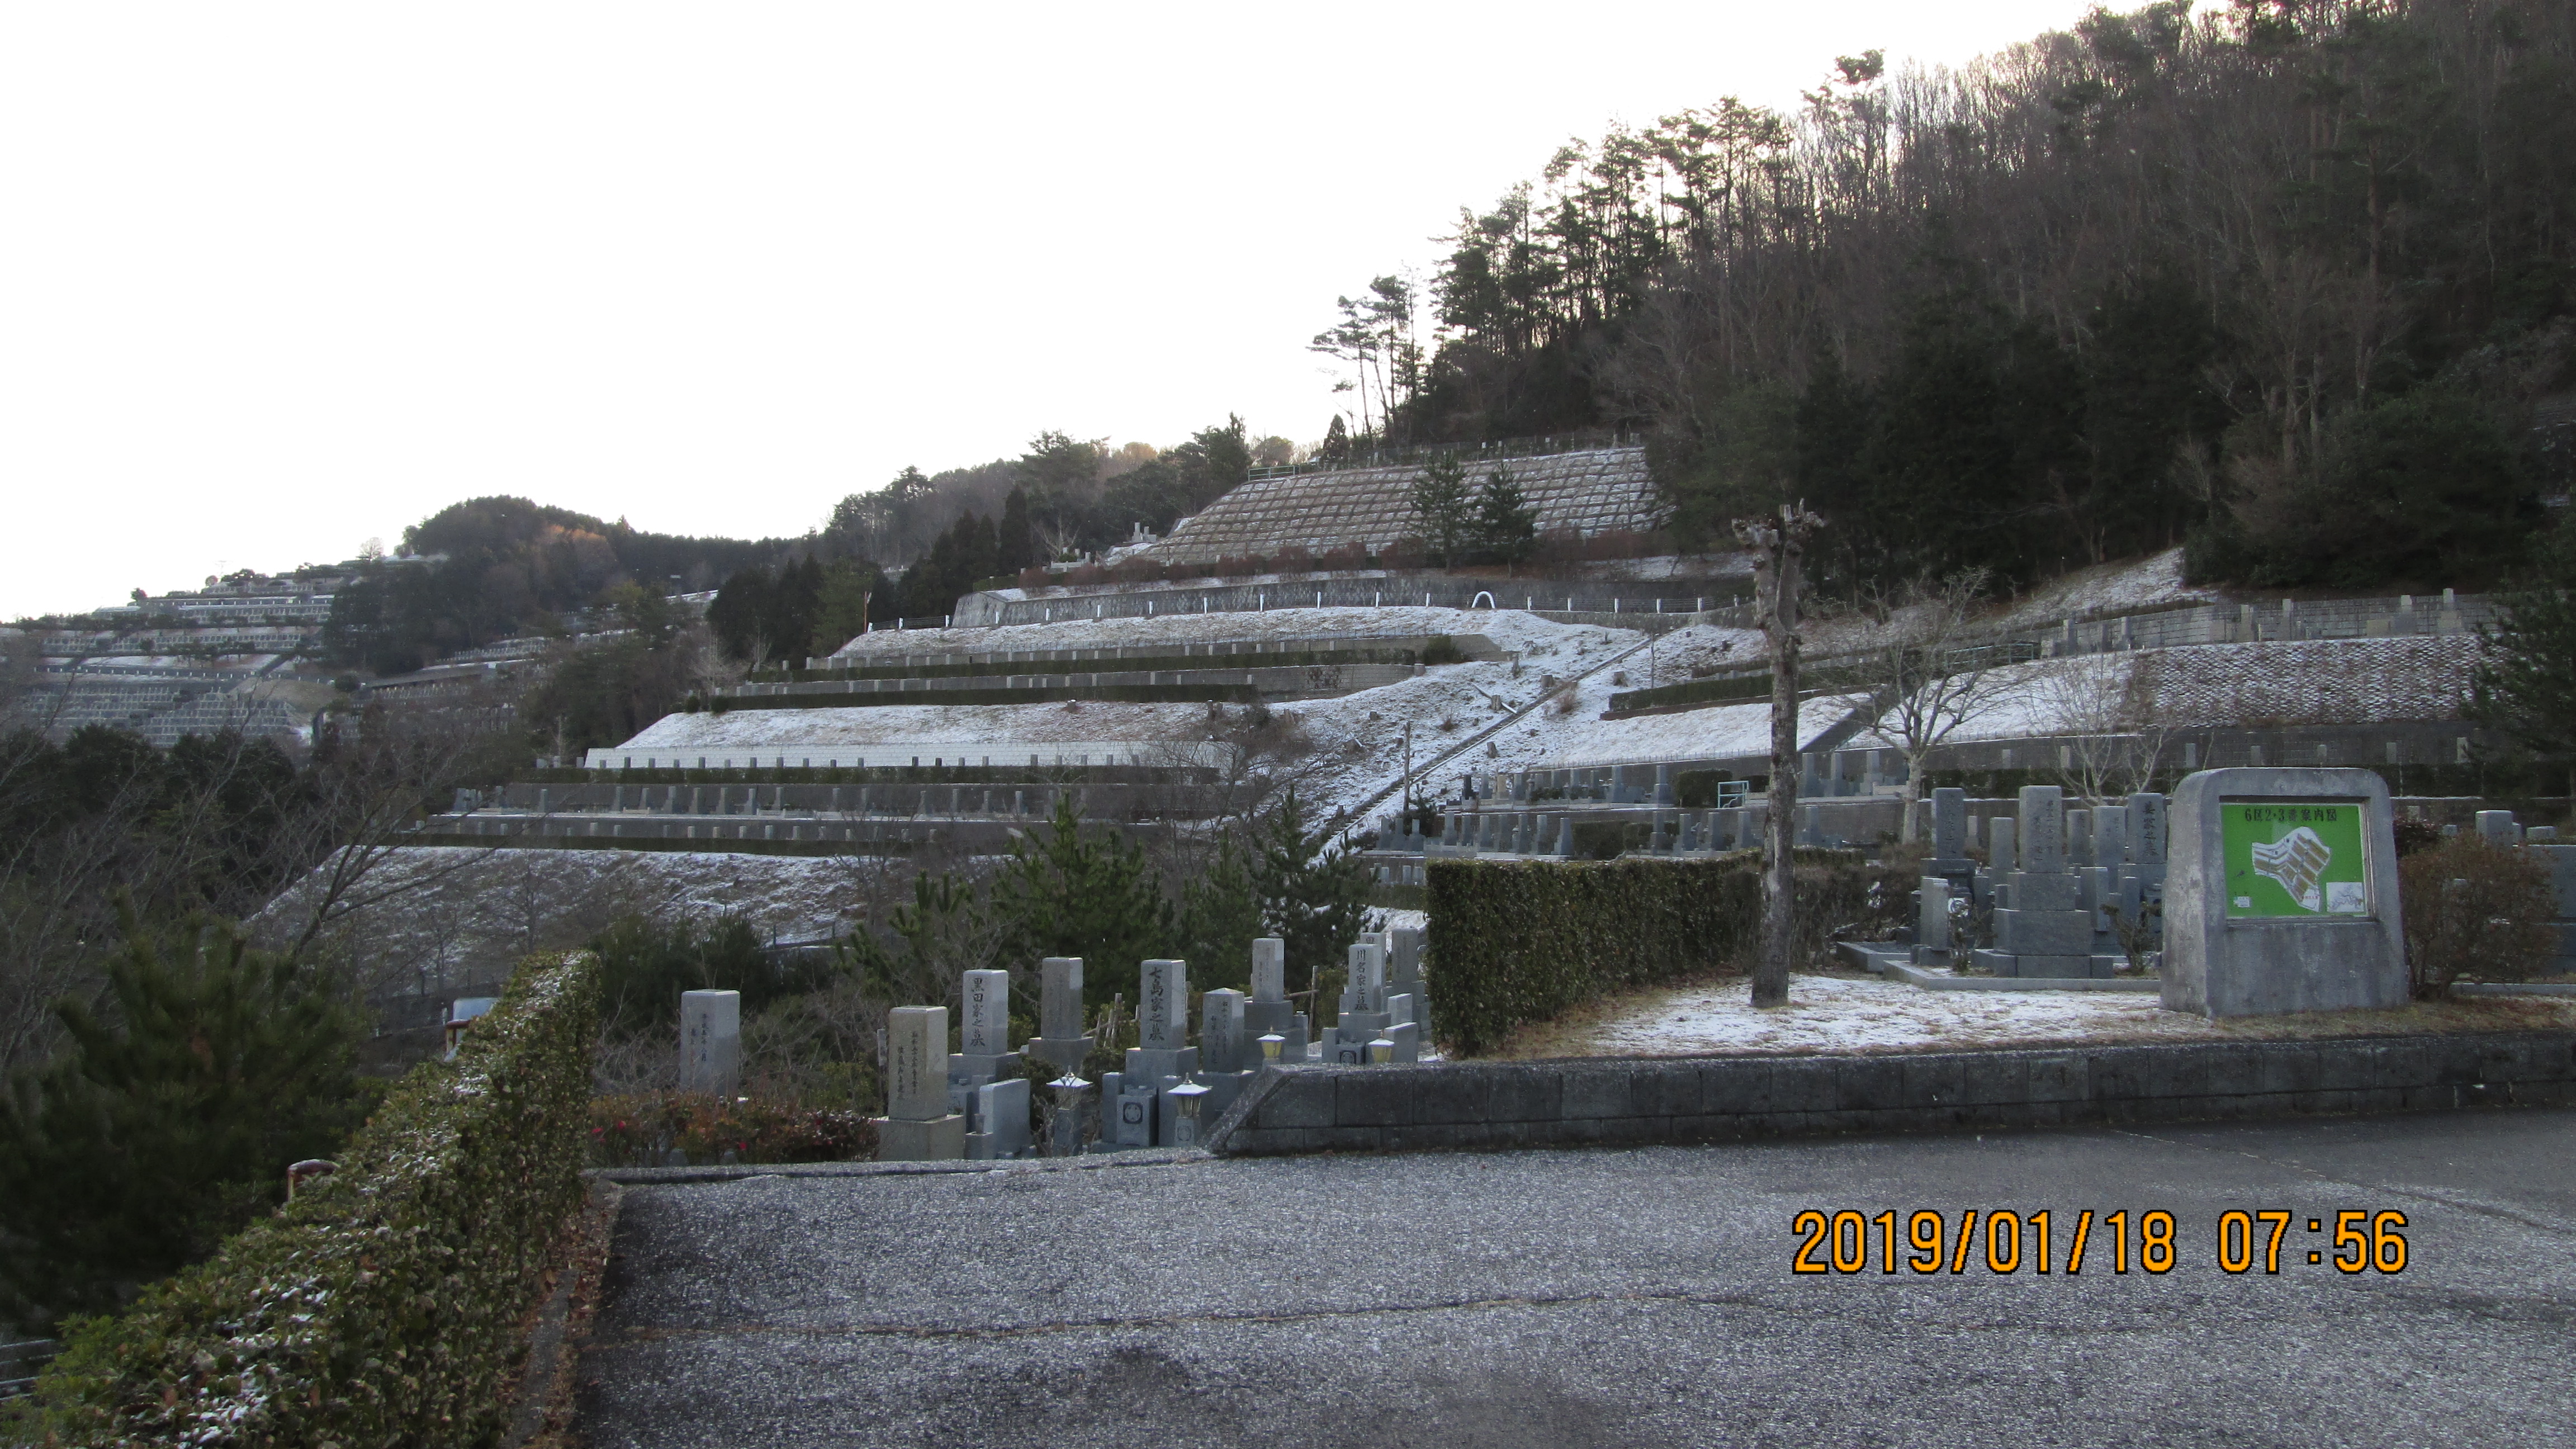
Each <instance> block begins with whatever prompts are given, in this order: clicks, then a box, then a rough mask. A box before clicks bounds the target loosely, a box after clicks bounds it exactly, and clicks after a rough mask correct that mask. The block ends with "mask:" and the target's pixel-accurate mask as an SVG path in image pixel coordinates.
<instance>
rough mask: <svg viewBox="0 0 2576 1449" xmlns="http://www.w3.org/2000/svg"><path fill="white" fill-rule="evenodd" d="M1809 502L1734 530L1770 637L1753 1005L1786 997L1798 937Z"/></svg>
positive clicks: (1817, 523)
mask: <svg viewBox="0 0 2576 1449" xmlns="http://www.w3.org/2000/svg"><path fill="white" fill-rule="evenodd" d="M1824 522H1825V521H1824V520H1823V519H1821V518H1819V517H1817V516H1816V515H1815V514H1812V513H1809V512H1808V511H1807V509H1806V505H1804V504H1802V503H1800V504H1783V505H1781V508H1780V517H1779V518H1778V520H1777V521H1774V520H1772V519H1768V518H1765V519H1759V520H1755V519H1742V520H1738V521H1737V523H1736V525H1735V536H1736V537H1737V538H1738V539H1739V540H1741V541H1742V542H1743V543H1744V545H1745V546H1746V547H1747V548H1750V549H1752V550H1753V556H1754V580H1755V585H1756V588H1757V590H1758V595H1759V599H1760V604H1761V610H1762V631H1763V633H1764V634H1766V635H1767V636H1769V638H1770V641H1771V809H1770V813H1769V818H1768V819H1767V821H1766V822H1765V827H1766V828H1765V833H1766V835H1767V837H1768V838H1767V839H1766V841H1765V846H1766V856H1765V859H1764V860H1763V868H1762V949H1761V954H1760V955H1759V956H1756V957H1755V958H1754V962H1753V1004H1754V1005H1755V1006H1757V1007H1763V1006H1786V1005H1788V1003H1789V957H1790V953H1791V951H1792V950H1793V949H1794V943H1795V941H1796V938H1797V927H1798V916H1797V896H1796V888H1797V881H1796V877H1795V875H1794V874H1793V873H1792V870H1793V862H1792V861H1791V859H1790V849H1791V846H1792V844H1793V843H1794V842H1795V841H1796V839H1797V815H1798V590H1799V585H1800V582H1801V580H1800V577H1799V558H1800V556H1801V555H1802V554H1803V553H1804V552H1805V551H1806V545H1807V540H1808V538H1809V537H1811V536H1812V535H1813V534H1814V533H1815V531H1816V530H1817V529H1819V528H1821V527H1823V526H1824Z"/></svg>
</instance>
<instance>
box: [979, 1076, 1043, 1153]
mask: <svg viewBox="0 0 2576 1449" xmlns="http://www.w3.org/2000/svg"><path fill="white" fill-rule="evenodd" d="M974 1106H975V1111H974V1114H973V1117H972V1123H973V1126H974V1129H975V1130H973V1131H971V1132H969V1133H967V1134H966V1156H967V1158H968V1159H969V1160H971V1161H976V1162H1002V1161H1007V1160H1009V1159H1011V1158H1015V1157H1027V1156H1030V1155H1031V1153H1032V1150H1033V1149H1032V1148H1031V1146H1030V1143H1029V1079H1028V1078H1026V1077H1012V1078H1009V1079H1007V1080H1005V1081H999V1082H984V1083H981V1084H979V1085H978V1086H977V1087H976V1088H975V1101H974Z"/></svg>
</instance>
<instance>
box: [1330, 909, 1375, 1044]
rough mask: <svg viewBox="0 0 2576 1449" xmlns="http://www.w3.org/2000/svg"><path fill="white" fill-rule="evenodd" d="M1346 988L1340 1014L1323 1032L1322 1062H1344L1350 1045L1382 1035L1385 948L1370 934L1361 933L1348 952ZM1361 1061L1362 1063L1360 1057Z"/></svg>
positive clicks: (1343, 990)
mask: <svg viewBox="0 0 2576 1449" xmlns="http://www.w3.org/2000/svg"><path fill="white" fill-rule="evenodd" d="M1349 960H1350V969H1349V982H1350V984H1349V985H1348V986H1346V987H1344V988H1343V989H1342V1000H1341V1011H1340V1014H1339V1017H1338V1019H1337V1020H1336V1021H1335V1022H1334V1024H1333V1025H1331V1026H1328V1027H1326V1028H1324V1059H1325V1060H1327V1061H1344V1060H1348V1056H1347V1050H1348V1048H1350V1047H1351V1046H1352V1045H1353V1044H1354V1043H1357V1044H1359V1045H1361V1046H1362V1047H1365V1046H1366V1044H1367V1043H1368V1042H1369V1041H1371V1040H1373V1039H1374V1038H1376V1037H1377V1036H1378V1035H1379V1034H1380V1033H1382V1032H1384V1031H1385V1030H1386V1028H1387V1027H1388V1025H1389V1024H1390V1023H1389V1018H1388V1013H1387V1009H1386V997H1387V989H1386V947H1385V945H1384V944H1382V942H1381V940H1380V939H1379V938H1378V937H1377V936H1376V935H1375V934H1374V933H1364V934H1362V935H1361V937H1360V939H1359V940H1357V941H1355V942H1353V943H1352V944H1351V948H1350V957H1349ZM1361 1060H1366V1057H1365V1056H1363V1057H1362V1058H1361Z"/></svg>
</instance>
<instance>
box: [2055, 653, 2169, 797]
mask: <svg viewBox="0 0 2576 1449" xmlns="http://www.w3.org/2000/svg"><path fill="white" fill-rule="evenodd" d="M2137 658H2138V656H2136V655H2134V654H2082V655H2077V656H2074V657H2072V658H2068V659H2063V660H2058V661H2054V662H2053V663H2051V664H2047V665H2036V666H2033V667H2032V669H2031V670H2030V671H2029V672H2030V673H2031V674H2032V675H2033V676H2034V685H2033V687H2034V688H2035V690H2036V692H2037V699H2036V701H2035V703H2036V706H2037V708H2038V709H2039V710H2040V712H2041V713H2042V714H2043V716H2044V717H2045V718H2047V719H2048V720H2049V721H2050V722H2051V724H2052V725H2053V727H2054V728H2055V729H2056V731H2057V733H2058V734H2059V736H2060V739H2059V741H2058V759H2057V766H2056V774H2057V776H2058V779H2059V782H2060V783H2061V784H2063V785H2064V786H2065V787H2066V791H2067V793H2068V794H2070V795H2076V796H2081V797H2082V798H2083V799H2085V800H2086V801H2089V802H2091V803H2093V804H2096V805H2102V804H2111V803H2115V802H2117V801H2119V800H2122V799H2125V798H2126V797H2128V796H2129V795H2131V794H2134V793H2136V792H2137V791H2140V790H2144V789H2146V788H2148V786H2149V785H2151V784H2152V783H2154V780H2155V777H2156V771H2157V770H2158V769H2159V768H2160V767H2161V766H2162V765H2163V762H2164V753H2165V748H2166V746H2167V744H2168V743H2169V741H2170V738H2171V736H2172V734H2173V723H2172V720H2171V719H2170V718H2169V717H2168V716H2167V715H2166V714H2165V712H2164V711H2162V710H2160V709H2158V708H2156V706H2155V700H2154V698H2153V691H2152V689H2151V688H2150V687H2149V686H2148V683H2147V681H2145V680H2143V679H2141V678H2139V671H2137V670H2136V669H2135V668H2134V667H2133V666H2134V665H2135V664H2136V662H2137Z"/></svg>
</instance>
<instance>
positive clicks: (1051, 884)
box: [994, 791, 1172, 1004]
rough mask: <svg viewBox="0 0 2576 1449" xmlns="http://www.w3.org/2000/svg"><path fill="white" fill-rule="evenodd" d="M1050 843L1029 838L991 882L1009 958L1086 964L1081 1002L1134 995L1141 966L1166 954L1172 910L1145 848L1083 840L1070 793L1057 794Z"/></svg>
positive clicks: (1104, 836) (1102, 836)
mask: <svg viewBox="0 0 2576 1449" xmlns="http://www.w3.org/2000/svg"><path fill="white" fill-rule="evenodd" d="M1043 833H1044V836H1045V838H1044V839H1043V840H1040V839H1037V838H1035V837H1034V836H1032V837H1029V838H1024V839H1022V840H1021V841H1019V842H1018V843H1017V844H1016V845H1015V846H1014V847H1013V848H1012V854H1011V860H1010V863H1009V864H1007V865H1005V866H1004V867H1003V868H1002V873H1001V875H1000V877H999V878H998V879H997V880H996V881H995V883H994V898H995V901H996V903H997V907H998V909H1000V911H1001V912H1002V914H1003V918H1004V920H1005V921H1007V922H1008V923H1009V926H1010V933H1011V936H1012V938H1013V941H1014V944H1015V945H1016V947H1017V949H1016V951H1015V952H1013V953H1012V954H1011V959H1014V960H1027V961H1034V960H1036V959H1038V958H1039V957H1042V956H1080V957H1081V958H1083V972H1082V980H1083V995H1084V996H1085V997H1086V998H1087V999H1089V1000H1090V1001H1091V1002H1093V1003H1094V1004H1098V1003H1100V1002H1105V1001H1107V1000H1108V999H1109V997H1110V994H1111V993H1112V992H1116V991H1121V990H1124V991H1127V992H1129V993H1130V994H1131V996H1132V993H1133V991H1134V988H1135V983H1136V969H1137V965H1138V963H1140V962H1142V961H1144V960H1145V958H1147V957H1149V956H1159V955H1161V954H1163V952H1164V950H1165V948H1166V946H1167V945H1168V943H1169V942H1170V940H1171V939H1172V908H1171V904H1170V903H1169V902H1168V901H1166V900H1165V899H1164V898H1163V889H1162V881H1161V879H1160V878H1159V877H1158V876H1156V875H1155V873H1154V872H1153V870H1152V869H1150V868H1149V867H1148V866H1147V865H1146V863H1145V852H1144V847H1142V846H1140V845H1135V844H1132V843H1130V842H1129V841H1127V840H1126V838H1125V837H1124V836H1122V835H1120V834H1119V833H1118V832H1116V831H1103V832H1098V833H1095V834H1094V835H1091V836H1088V837H1086V836H1085V835H1084V834H1083V833H1082V815H1081V812H1080V811H1079V810H1077V809H1076V808H1075V806H1074V801H1073V795H1072V792H1070V791H1059V792H1057V795H1056V801H1055V815H1054V818H1053V819H1051V820H1049V821H1048V822H1047V826H1046V829H1045V831H1044V832H1043Z"/></svg>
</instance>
